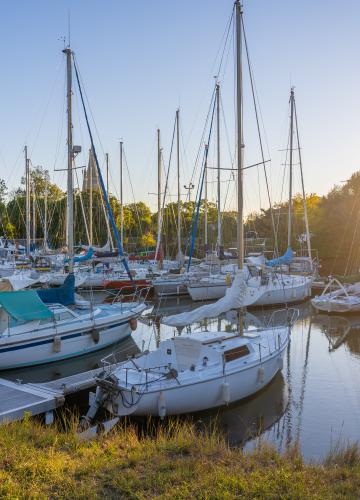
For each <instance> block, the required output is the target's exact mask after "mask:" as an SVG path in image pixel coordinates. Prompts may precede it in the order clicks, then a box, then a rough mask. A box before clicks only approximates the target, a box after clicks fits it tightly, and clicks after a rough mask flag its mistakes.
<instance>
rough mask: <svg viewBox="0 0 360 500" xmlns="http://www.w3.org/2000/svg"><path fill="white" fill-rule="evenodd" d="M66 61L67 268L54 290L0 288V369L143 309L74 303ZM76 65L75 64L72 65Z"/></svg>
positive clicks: (41, 358)
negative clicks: (63, 279)
mask: <svg viewBox="0 0 360 500" xmlns="http://www.w3.org/2000/svg"><path fill="white" fill-rule="evenodd" d="M63 52H64V53H65V55H66V62H67V131H68V134H67V135H68V137H67V149H68V151H67V152H68V155H67V158H68V165H67V167H68V168H67V174H68V175H67V244H68V245H67V246H68V262H69V273H68V276H67V278H66V280H65V283H64V285H63V287H60V288H58V289H45V290H39V291H36V290H29V291H18V292H14V291H13V292H0V305H1V309H0V311H1V314H0V369H10V368H18V367H22V366H32V365H38V364H43V363H50V362H53V361H58V360H61V359H67V358H72V357H76V356H80V355H83V354H86V353H89V352H93V351H96V350H99V349H102V348H104V347H106V346H109V345H111V344H113V343H116V342H118V341H119V340H121V339H123V338H125V337H127V336H129V335H131V332H132V330H134V329H135V328H136V318H137V317H138V316H139V315H140V314H141V312H142V311H144V309H145V308H146V305H145V304H144V303H143V302H141V301H135V300H134V301H133V302H129V303H126V304H123V303H114V304H104V305H98V306H96V307H93V306H92V304H91V303H88V304H87V307H86V305H85V309H84V304H83V303H81V305H80V307H76V306H75V302H76V301H75V294H74V288H75V287H74V285H75V276H74V273H73V268H74V224H73V209H74V207H73V161H74V157H75V155H76V154H77V153H78V152H79V151H80V146H74V145H73V141H72V64H73V52H72V50H71V49H70V47H67V48H66V49H64V51H63ZM75 69H76V66H75Z"/></svg>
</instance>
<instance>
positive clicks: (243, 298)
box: [161, 270, 259, 327]
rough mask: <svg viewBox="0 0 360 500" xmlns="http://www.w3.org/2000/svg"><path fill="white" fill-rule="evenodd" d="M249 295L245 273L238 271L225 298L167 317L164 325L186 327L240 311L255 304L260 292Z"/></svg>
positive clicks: (163, 321)
mask: <svg viewBox="0 0 360 500" xmlns="http://www.w3.org/2000/svg"><path fill="white" fill-rule="evenodd" d="M253 292H254V293H248V287H247V285H246V283H245V273H244V271H243V270H241V271H238V273H237V274H236V276H235V278H234V280H233V282H232V285H231V287H229V288H228V289H227V290H226V294H225V296H224V297H222V298H221V299H219V300H218V301H216V302H214V303H212V304H206V305H204V306H200V307H198V308H197V309H194V310H193V311H188V312H184V313H181V314H175V315H172V316H167V317H164V318H163V319H162V321H161V322H162V323H164V324H165V325H169V326H179V327H181V326H186V325H190V324H191V323H194V322H196V321H202V320H203V319H205V318H214V317H217V316H219V315H220V314H222V313H224V312H226V311H230V310H231V309H240V308H241V307H246V306H249V305H251V304H253V303H254V302H255V301H256V300H257V298H258V295H259V293H258V291H257V289H254V291H253Z"/></svg>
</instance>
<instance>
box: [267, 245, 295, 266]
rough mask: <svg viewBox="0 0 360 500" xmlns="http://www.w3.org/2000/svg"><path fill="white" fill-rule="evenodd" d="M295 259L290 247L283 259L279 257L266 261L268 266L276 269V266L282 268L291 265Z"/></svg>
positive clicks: (282, 256)
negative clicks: (284, 265) (283, 265)
mask: <svg viewBox="0 0 360 500" xmlns="http://www.w3.org/2000/svg"><path fill="white" fill-rule="evenodd" d="M293 257H294V252H293V251H292V248H291V247H289V248H288V249H287V250H286V252H285V253H284V255H281V257H278V258H277V259H271V260H267V261H266V265H267V266H269V267H274V266H281V265H282V264H290V263H291V261H292V260H293Z"/></svg>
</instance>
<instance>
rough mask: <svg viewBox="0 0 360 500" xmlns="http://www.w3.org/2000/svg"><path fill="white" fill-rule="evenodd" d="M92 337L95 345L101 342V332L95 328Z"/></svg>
mask: <svg viewBox="0 0 360 500" xmlns="http://www.w3.org/2000/svg"><path fill="white" fill-rule="evenodd" d="M91 337H92V339H93V341H94V342H95V344H98V343H99V340H100V333H99V330H96V329H95V328H94V329H93V330H91Z"/></svg>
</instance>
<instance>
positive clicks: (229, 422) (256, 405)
mask: <svg viewBox="0 0 360 500" xmlns="http://www.w3.org/2000/svg"><path fill="white" fill-rule="evenodd" d="M287 405H288V393H287V388H286V384H285V380H284V377H283V374H282V373H278V374H277V375H276V377H275V378H274V380H272V382H271V383H270V384H269V385H268V386H267V387H266V388H265V389H263V390H262V391H260V392H258V393H257V394H255V395H254V396H252V397H251V398H247V399H246V400H244V401H242V402H240V403H236V404H232V405H230V406H228V407H225V408H221V409H218V410H216V411H211V412H207V413H204V414H202V415H201V417H200V418H201V420H202V421H203V422H204V423H205V424H207V425H210V423H211V422H214V421H215V422H217V423H218V425H219V427H220V429H222V430H223V431H224V433H225V436H226V438H227V441H228V442H229V444H230V445H231V446H242V445H244V444H245V443H246V442H247V441H249V440H250V439H254V438H259V437H261V435H262V434H263V433H264V432H265V431H267V430H269V429H271V428H272V427H273V426H274V425H275V424H276V423H278V422H279V421H280V419H281V418H282V417H283V415H284V413H285V410H286V408H287Z"/></svg>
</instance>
